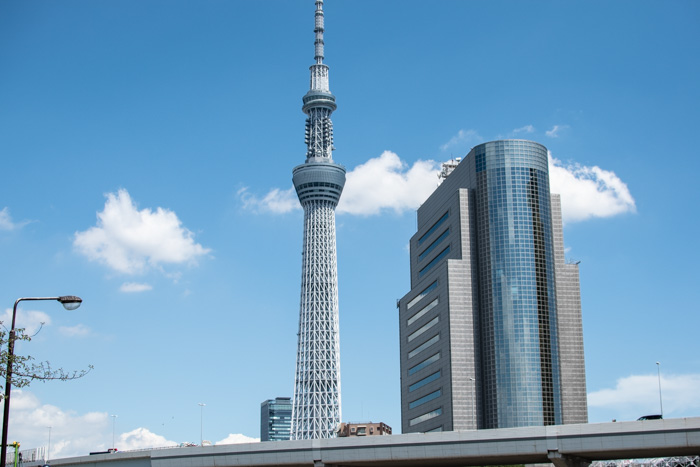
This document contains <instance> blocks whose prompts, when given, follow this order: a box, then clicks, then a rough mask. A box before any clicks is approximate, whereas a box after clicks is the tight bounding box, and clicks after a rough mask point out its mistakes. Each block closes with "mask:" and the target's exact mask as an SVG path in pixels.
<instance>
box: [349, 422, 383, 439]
mask: <svg viewBox="0 0 700 467" xmlns="http://www.w3.org/2000/svg"><path fill="white" fill-rule="evenodd" d="M390 434H391V427H390V426H389V425H387V424H386V423H372V422H369V423H341V424H340V425H339V426H338V437H339V438H346V437H349V436H382V435H390Z"/></svg>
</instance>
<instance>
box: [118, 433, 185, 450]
mask: <svg viewBox="0 0 700 467" xmlns="http://www.w3.org/2000/svg"><path fill="white" fill-rule="evenodd" d="M168 446H171V447H174V446H178V443H176V442H175V441H169V440H167V439H166V438H165V437H163V436H161V435H157V434H155V433H152V432H151V431H149V430H148V429H146V428H136V429H135V430H132V431H130V432H128V433H122V434H121V435H119V444H118V445H117V449H119V450H120V451H133V450H135V449H151V448H162V447H168Z"/></svg>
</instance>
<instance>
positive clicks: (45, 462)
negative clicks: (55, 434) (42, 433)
mask: <svg viewBox="0 0 700 467" xmlns="http://www.w3.org/2000/svg"><path fill="white" fill-rule="evenodd" d="M46 428H48V429H49V447H48V448H46V455H44V464H45V465H49V459H50V458H51V427H50V426H47V427H46Z"/></svg>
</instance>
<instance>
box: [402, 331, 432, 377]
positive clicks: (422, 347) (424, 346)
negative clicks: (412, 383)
mask: <svg viewBox="0 0 700 467" xmlns="http://www.w3.org/2000/svg"><path fill="white" fill-rule="evenodd" d="M439 340H440V333H438V334H435V335H434V336H433V337H431V338H430V339H428V340H427V341H425V342H423V343H422V344H421V345H419V346H418V347H416V348H415V349H413V350H411V351H410V352H408V358H413V357H415V356H416V355H418V354H419V353H421V352H422V351H424V350H425V349H427V348H428V347H430V346H431V345H433V344H434V343H436V342H437V341H439ZM409 374H411V373H409Z"/></svg>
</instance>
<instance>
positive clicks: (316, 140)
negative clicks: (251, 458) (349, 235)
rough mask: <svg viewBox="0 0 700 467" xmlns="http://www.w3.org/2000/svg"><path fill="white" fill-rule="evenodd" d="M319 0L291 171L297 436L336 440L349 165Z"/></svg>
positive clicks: (294, 432) (294, 421) (294, 426)
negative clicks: (340, 233)
mask: <svg viewBox="0 0 700 467" xmlns="http://www.w3.org/2000/svg"><path fill="white" fill-rule="evenodd" d="M315 1H316V15H315V18H316V21H315V27H314V32H315V34H316V39H315V41H314V45H315V61H316V63H314V64H313V65H311V67H310V71H311V84H310V86H309V87H310V89H309V92H307V93H306V95H305V96H304V98H303V102H304V104H303V106H302V111H303V112H304V113H305V114H306V115H307V118H306V138H305V140H306V161H305V163H303V164H301V165H298V166H296V167H295V168H294V171H293V172H292V181H293V182H294V188H295V189H296V192H297V196H298V197H299V202H300V203H301V206H302V207H303V208H304V243H303V250H302V255H301V263H302V264H301V300H300V306H299V334H298V336H299V341H298V344H297V365H296V373H295V377H294V402H293V405H292V433H291V438H292V439H320V438H332V437H333V436H335V429H336V427H337V426H338V424H339V423H340V337H339V328H338V266H337V254H336V247H335V207H336V206H337V205H338V201H339V200H340V194H341V193H342V192H343V187H344V186H345V168H344V167H343V166H342V165H339V164H336V163H335V162H333V158H332V151H333V149H334V147H333V123H332V122H331V114H332V113H333V111H334V110H335V109H336V105H335V96H334V95H333V94H331V91H330V89H329V87H328V65H326V64H324V63H323V58H324V57H323V30H324V28H323V0H315Z"/></svg>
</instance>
